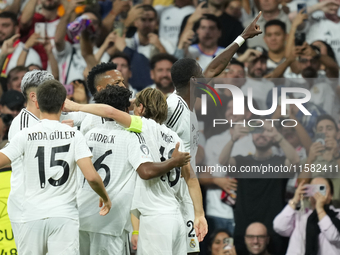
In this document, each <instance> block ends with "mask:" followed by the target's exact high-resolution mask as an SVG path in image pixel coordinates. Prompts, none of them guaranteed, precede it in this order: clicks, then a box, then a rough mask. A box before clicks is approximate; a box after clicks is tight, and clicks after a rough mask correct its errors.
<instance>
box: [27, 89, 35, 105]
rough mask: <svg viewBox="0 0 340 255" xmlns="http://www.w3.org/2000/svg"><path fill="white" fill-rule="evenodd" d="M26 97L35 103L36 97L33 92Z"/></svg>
mask: <svg viewBox="0 0 340 255" xmlns="http://www.w3.org/2000/svg"><path fill="white" fill-rule="evenodd" d="M28 96H29V98H30V99H31V100H32V101H33V102H36V101H37V95H36V94H35V92H33V91H32V92H30V93H29V95H28Z"/></svg>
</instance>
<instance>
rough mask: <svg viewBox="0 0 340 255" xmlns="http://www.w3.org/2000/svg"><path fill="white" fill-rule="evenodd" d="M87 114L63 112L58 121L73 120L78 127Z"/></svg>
mask: <svg viewBox="0 0 340 255" xmlns="http://www.w3.org/2000/svg"><path fill="white" fill-rule="evenodd" d="M87 115H88V114H87V113H85V112H63V113H62V114H61V115H60V121H63V120H73V124H74V126H76V127H79V126H80V125H81V124H82V122H83V121H84V119H85V117H86V116H87Z"/></svg>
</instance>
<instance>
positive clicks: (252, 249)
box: [245, 222, 269, 255]
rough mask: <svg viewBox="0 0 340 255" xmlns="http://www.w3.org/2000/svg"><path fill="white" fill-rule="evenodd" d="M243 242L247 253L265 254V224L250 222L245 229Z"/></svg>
mask: <svg viewBox="0 0 340 255" xmlns="http://www.w3.org/2000/svg"><path fill="white" fill-rule="evenodd" d="M245 243H246V246H247V249H248V251H249V254H251V255H264V254H267V245H268V243H269V237H268V232H267V228H266V226H265V225H263V224H262V223H260V222H254V223H252V224H250V225H249V226H248V228H247V230H246V235H245Z"/></svg>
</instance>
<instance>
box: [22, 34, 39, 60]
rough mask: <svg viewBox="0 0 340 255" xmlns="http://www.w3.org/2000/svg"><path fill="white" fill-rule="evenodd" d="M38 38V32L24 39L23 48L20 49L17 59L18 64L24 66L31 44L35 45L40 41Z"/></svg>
mask: <svg viewBox="0 0 340 255" xmlns="http://www.w3.org/2000/svg"><path fill="white" fill-rule="evenodd" d="M39 39H40V38H39V34H32V35H31V36H30V37H29V38H28V40H27V41H26V43H25V46H24V48H23V50H22V51H21V53H20V56H19V58H18V61H17V65H18V66H25V63H26V59H27V55H28V52H29V49H30V48H32V47H33V46H35V45H37V44H38V43H40V41H39Z"/></svg>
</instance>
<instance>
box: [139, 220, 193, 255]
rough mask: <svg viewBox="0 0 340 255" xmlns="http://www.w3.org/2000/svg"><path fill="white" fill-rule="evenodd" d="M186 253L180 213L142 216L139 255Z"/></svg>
mask: <svg viewBox="0 0 340 255" xmlns="http://www.w3.org/2000/svg"><path fill="white" fill-rule="evenodd" d="M159 254H162V255H186V254H187V250H186V247H185V228H184V226H183V219H182V217H181V214H180V213H177V214H170V215H164V214H163V215H155V216H140V224H139V237H138V243H137V255H159Z"/></svg>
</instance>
